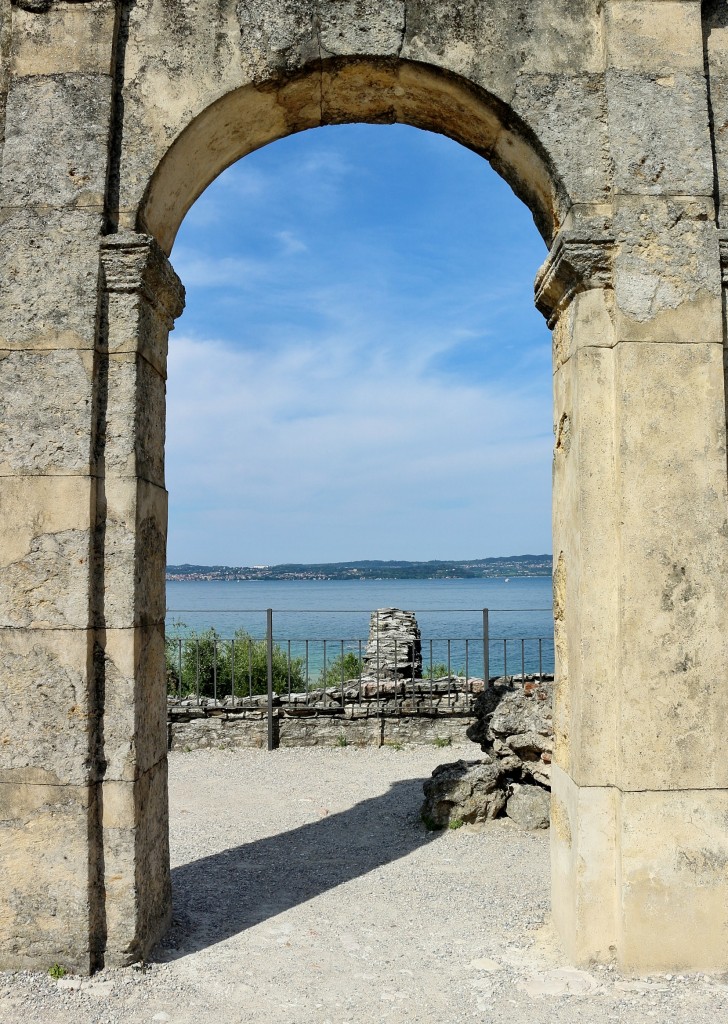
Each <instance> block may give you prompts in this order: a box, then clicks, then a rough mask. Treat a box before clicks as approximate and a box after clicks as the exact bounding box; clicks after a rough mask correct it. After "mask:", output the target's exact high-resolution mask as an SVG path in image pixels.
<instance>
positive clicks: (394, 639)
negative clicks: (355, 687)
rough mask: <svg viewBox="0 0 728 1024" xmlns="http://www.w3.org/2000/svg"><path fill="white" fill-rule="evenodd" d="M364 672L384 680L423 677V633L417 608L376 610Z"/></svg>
mask: <svg viewBox="0 0 728 1024" xmlns="http://www.w3.org/2000/svg"><path fill="white" fill-rule="evenodd" d="M363 674H364V675H365V676H366V677H367V678H373V679H380V680H387V679H421V678H422V636H421V634H420V627H419V626H418V625H417V619H416V617H415V614H414V612H405V611H403V610H402V609H401V608H377V609H376V611H373V612H372V614H371V618H370V621H369V639H368V640H367V648H366V653H365V655H364V670H363Z"/></svg>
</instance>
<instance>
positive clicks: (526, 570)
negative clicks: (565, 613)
mask: <svg viewBox="0 0 728 1024" xmlns="http://www.w3.org/2000/svg"><path fill="white" fill-rule="evenodd" d="M550 575H551V555H507V556H505V557H502V558H473V559H467V560H465V561H462V562H445V561H438V560H432V561H429V562H405V561H387V562H380V561H362V562H321V563H301V564H299V563H290V564H284V565H252V566H243V565H241V566H231V565H189V564H187V563H185V564H184V565H168V566H167V579H168V580H312V579H313V580H352V579H360V580H438V579H449V580H479V579H494V578H497V577H502V576H550Z"/></svg>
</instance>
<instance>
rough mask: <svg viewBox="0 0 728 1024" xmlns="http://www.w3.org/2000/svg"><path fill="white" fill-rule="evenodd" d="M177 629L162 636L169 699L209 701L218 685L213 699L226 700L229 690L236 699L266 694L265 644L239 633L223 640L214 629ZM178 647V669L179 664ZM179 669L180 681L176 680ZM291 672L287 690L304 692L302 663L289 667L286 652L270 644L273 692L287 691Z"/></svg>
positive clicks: (178, 678)
mask: <svg viewBox="0 0 728 1024" xmlns="http://www.w3.org/2000/svg"><path fill="white" fill-rule="evenodd" d="M182 629H184V627H183V626H181V624H177V625H176V627H175V630H174V632H173V633H172V634H171V635H170V636H168V637H167V644H166V659H167V688H168V691H169V692H170V693H171V694H172V695H175V694H178V693H179V692H180V678H181V684H182V686H181V690H182V695H183V696H194V695H195V694H196V693H197V692H198V679H199V694H200V696H201V697H212V696H213V695H214V693H215V683H216V682H217V696H218V698H222V697H225V696H228V695H229V694H231V693H232V690H233V679H234V681H235V696H236V697H247V696H248V695H249V694H253V695H256V694H264V693H267V692H268V646H267V641H266V640H265V639H263V640H256V639H255V638H254V637H252V636H251V635H250V633H248V632H247V631H246V630H244V629H238V630H236V631H235V635H234V640H233V641H230V640H223V639H222V638H221V637H220V634H219V633H218V632H217V630H216V629H214V628H212V627H211V628H210V629H207V630H205V631H204V632H203V633H197V632H196V631H195V630H189V631H185V632H184V633H183V632H182ZM180 644H181V652H182V657H181V665H180ZM180 668H181V676H180ZM289 673H290V683H291V689H293V690H301V689H303V687H304V663H303V659H302V658H291V662H290V666H289V663H288V655H287V653H286V651H285V650H284V649H283V648H282V647H281V646H280V645H279V644H274V645H273V689H274V691H275V692H276V693H283V692H284V691H286V690H287V689H288V682H289Z"/></svg>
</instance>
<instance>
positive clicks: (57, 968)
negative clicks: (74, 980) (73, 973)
mask: <svg viewBox="0 0 728 1024" xmlns="http://www.w3.org/2000/svg"><path fill="white" fill-rule="evenodd" d="M48 974H49V975H50V976H51V978H53V980H54V981H60V980H61V978H65V977H66V975H67V974H68V971H67V970H66V968H65V967H61V965H60V964H53V966H52V967H51V969H50V970H49V971H48Z"/></svg>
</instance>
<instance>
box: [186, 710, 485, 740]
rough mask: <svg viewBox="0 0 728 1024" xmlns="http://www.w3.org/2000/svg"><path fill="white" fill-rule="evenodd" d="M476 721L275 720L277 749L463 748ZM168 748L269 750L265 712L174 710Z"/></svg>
mask: <svg viewBox="0 0 728 1024" xmlns="http://www.w3.org/2000/svg"><path fill="white" fill-rule="evenodd" d="M474 722H475V718H474V716H473V715H470V714H460V713H453V714H438V715H424V714H419V715H369V716H366V715H361V716H358V717H350V716H348V715H317V716H315V717H313V716H311V717H288V716H284V715H279V714H278V713H277V712H276V714H275V716H274V719H273V726H274V735H275V742H276V746H278V747H337V746H357V747H386V746H392V747H397V746H408V745H419V744H421V745H428V744H433V745H442V746H446V745H448V744H450V743H463V742H464V741H465V740H466V739H467V736H466V732H467V729H468V728H469V727H470V726H471V725H473V723H474ZM168 728H169V749H170V750H199V749H200V748H203V747H217V748H224V749H232V748H235V747H266V746H267V744H268V720H267V717H266V714H265V712H261V711H241V712H237V713H234V712H232V711H227V712H226V711H223V712H220V711H219V710H217V709H215V711H213V712H212V713H206V712H205V711H204V710H201V709H196V710H195V713H194V714H192V713H190V711H189V710H187V711H186V712H183V713H180V712H176V709H170V718H169V726H168Z"/></svg>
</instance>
